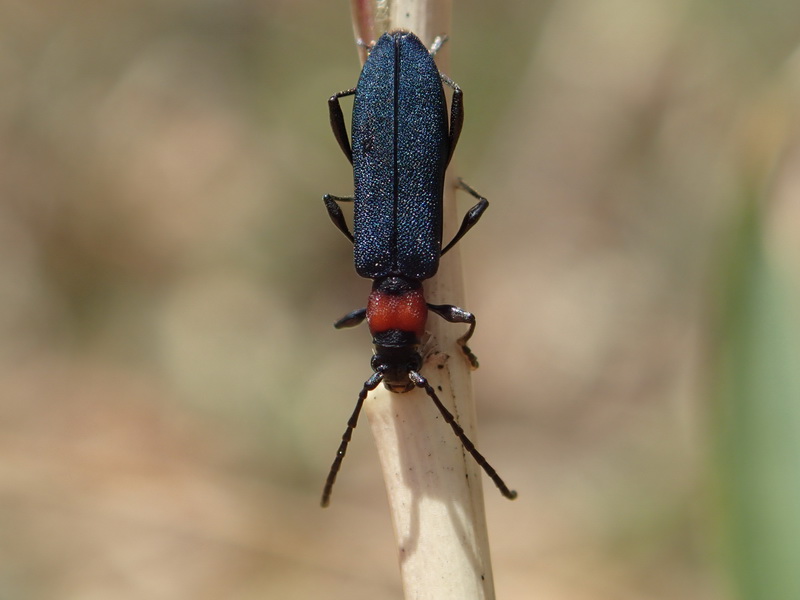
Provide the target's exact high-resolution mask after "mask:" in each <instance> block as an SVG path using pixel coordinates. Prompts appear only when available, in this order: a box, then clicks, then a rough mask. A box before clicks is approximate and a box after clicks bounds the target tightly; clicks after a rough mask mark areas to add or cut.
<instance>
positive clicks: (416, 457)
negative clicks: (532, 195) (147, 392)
mask: <svg viewBox="0 0 800 600" xmlns="http://www.w3.org/2000/svg"><path fill="white" fill-rule="evenodd" d="M352 5H353V10H354V19H353V22H354V23H353V24H354V30H355V32H356V37H357V38H359V39H362V40H363V41H365V42H367V43H368V42H370V41H373V40H375V39H377V38H378V37H380V34H381V33H383V31H386V30H393V29H407V30H410V31H413V32H414V33H416V34H417V36H418V37H419V38H420V39H421V40H422V41H423V43H425V44H426V45H428V46H430V44H431V43H432V42H433V40H434V38H435V37H436V36H437V35H442V34H447V33H449V32H450V14H451V2H450V0H438V1H435V0H402V1H401V0H391V1H389V2H386V1H380V0H378V1H377V2H375V1H374V0H373V1H367V0H352ZM370 28H372V30H371V31H370V30H369V29H370ZM448 54H449V53H448V44H445V46H444V48H443V49H442V51H440V52H439V53H438V54H437V55H436V62H437V64H438V66H439V69H440V70H441V71H442V72H445V73H447V58H448ZM365 56H366V55H365V54H364V55H363V56H362V58H365ZM452 172H453V168H452V165H451V167H450V169H449V170H448V181H447V184H446V185H445V205H444V222H445V238H444V239H445V240H449V239H450V237H451V236H452V235H453V234H454V233H455V229H456V226H457V225H458V224H459V223H460V222H461V217H462V215H460V214H457V212H456V205H455V198H454V195H455V187H454V185H453V175H451V173H452ZM466 239H467V240H468V239H469V236H468V237H467V238H466ZM425 291H426V296H427V298H428V301H429V302H431V303H432V304H456V305H458V306H464V304H463V300H464V292H463V281H462V273H461V259H460V256H459V251H458V245H456V246H455V247H454V249H453V250H451V251H450V252H448V254H447V256H446V257H445V258H443V259H442V261H441V265H440V268H439V272H438V274H437V276H436V277H435V278H433V279H432V280H430V281H428V282H426V283H425ZM428 331H429V333H430V341H429V342H428V343H427V349H429V350H430V351H432V352H431V354H430V355H429V356H428V357H427V358H426V362H425V365H424V367H423V369H422V374H423V375H424V376H425V377H426V378H427V379H428V381H429V383H430V384H431V386H432V387H433V388H434V389H435V390H436V391H437V394H438V395H439V398H440V399H441V401H442V403H443V404H444V405H445V406H446V407H447V408H448V409H449V410H450V411H451V412H452V413H453V414H454V415H455V417H456V419H457V420H458V422H459V424H460V425H461V426H462V427H463V428H464V431H465V432H466V434H467V436H469V437H470V439H472V440H473V441H475V442H476V443H477V441H476V430H475V409H474V403H473V400H472V383H471V380H470V367H469V364H468V362H467V360H466V359H465V358H464V356H463V354H462V353H461V351H460V349H459V347H458V345H457V343H456V339H457V338H458V337H459V336H460V335H461V334H463V333H464V331H463V326H458V325H453V324H451V323H447V322H445V321H444V320H443V319H441V318H439V317H438V316H436V315H431V317H430V319H429V321H428ZM478 354H479V355H480V349H478ZM364 411H365V412H366V413H367V417H368V419H369V422H370V426H371V428H372V433H373V436H374V438H375V442H376V444H377V447H378V454H379V456H380V461H381V465H382V468H383V475H384V479H385V481H386V489H387V493H388V497H389V505H390V509H391V512H392V521H393V524H394V530H395V535H396V539H397V543H398V553H399V559H400V571H401V576H402V580H403V589H404V592H405V597H406V598H414V599H415V600H422V599H430V600H441V599H458V600H473V599H475V600H491V599H493V598H494V582H493V578H492V569H491V561H490V557H489V542H488V533H487V529H486V516H485V511H484V503H483V491H482V485H481V476H482V471H481V469H480V468H479V467H478V466H477V465H476V464H475V461H474V460H473V459H472V457H471V456H470V455H469V454H468V453H467V452H466V451H465V450H464V449H463V448H462V446H461V443H460V442H459V440H458V439H457V438H456V436H455V435H453V431H452V430H451V429H450V427H449V426H448V425H447V424H446V423H445V422H444V421H443V419H442V418H441V415H440V414H439V412H438V411H437V409H436V407H435V406H434V404H433V403H432V402H431V400H430V398H428V396H427V395H426V394H425V393H424V391H422V390H419V389H417V390H414V391H412V392H408V393H406V394H392V393H391V392H389V391H388V390H386V389H385V388H384V387H383V386H380V387H379V388H378V389H376V390H375V391H374V392H373V393H371V394H370V395H369V397H368V399H367V401H366V403H365V405H364Z"/></svg>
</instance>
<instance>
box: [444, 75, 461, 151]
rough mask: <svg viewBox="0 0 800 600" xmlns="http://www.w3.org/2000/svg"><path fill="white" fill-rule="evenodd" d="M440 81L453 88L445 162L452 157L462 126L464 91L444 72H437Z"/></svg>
mask: <svg viewBox="0 0 800 600" xmlns="http://www.w3.org/2000/svg"><path fill="white" fill-rule="evenodd" d="M439 77H441V79H442V81H443V82H444V83H446V84H447V85H448V86H450V87H451V88H452V89H453V100H452V102H450V140H449V142H450V151H449V153H448V155H447V163H446V164H450V159H451V158H453V152H455V151H456V145H457V144H458V138H460V137H461V129H462V128H463V127H464V92H462V91H461V88H460V87H459V86H458V84H457V83H456V82H455V81H453V80H452V79H450V78H449V77H448V76H447V75H445V74H444V73H439Z"/></svg>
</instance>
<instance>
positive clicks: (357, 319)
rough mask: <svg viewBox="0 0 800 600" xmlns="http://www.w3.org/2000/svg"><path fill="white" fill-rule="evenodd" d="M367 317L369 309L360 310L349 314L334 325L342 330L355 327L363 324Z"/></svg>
mask: <svg viewBox="0 0 800 600" xmlns="http://www.w3.org/2000/svg"><path fill="white" fill-rule="evenodd" d="M366 317H367V309H366V308H359V309H358V310H354V311H353V312H350V313H347V314H346V315H345V316H343V317H342V318H341V319H339V320H338V321H336V323H334V324H333V326H334V327H336V329H341V328H342V327H355V326H356V325H359V324H361V322H362V321H363V320H364V319H365V318H366Z"/></svg>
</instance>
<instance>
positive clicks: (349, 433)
mask: <svg viewBox="0 0 800 600" xmlns="http://www.w3.org/2000/svg"><path fill="white" fill-rule="evenodd" d="M381 381H383V373H373V374H372V377H370V378H369V379H367V380H366V381H365V382H364V387H363V388H361V392H359V394H358V400H357V401H356V407H355V409H354V410H353V414H352V415H350V419H348V421H347V429H345V430H344V434H343V435H342V443H341V444H339V449H338V450H337V451H336V458H334V459H333V464H332V465H331V470H330V471H329V472H328V479H327V480H326V481H325V489H324V490H322V502H321V504H322V506H323V507H325V506H328V504H329V503H330V500H331V491H332V490H333V483H334V482H335V481H336V475H338V474H339V467H341V466H342V460H343V459H344V455H345V453H346V452H347V444H349V443H350V438H351V437H353V430H354V429H355V428H356V425H357V424H358V415H359V414H361V407H362V406H363V405H364V400H365V399H366V397H367V394H368V393H369V392H371V391H372V390H374V389H375V388H376V387H378V385H379V384H380V382H381Z"/></svg>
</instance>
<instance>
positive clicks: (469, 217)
mask: <svg viewBox="0 0 800 600" xmlns="http://www.w3.org/2000/svg"><path fill="white" fill-rule="evenodd" d="M458 187H460V188H461V189H462V190H466V191H467V192H469V193H470V194H471V195H472V196H474V197H475V198H477V199H478V203H477V204H476V205H475V206H473V207H472V208H470V209H469V210H468V211H467V214H465V215H464V220H463V221H461V227H459V228H458V231H457V232H456V234H455V236H453V239H452V240H450V243H449V244H447V246H445V247H444V250H442V254H444V253H445V252H447V251H448V250H450V248H452V247H453V246H455V245H456V242H458V240H460V239H461V238H462V237H464V235H465V234H466V233H467V232H468V231H469V230H470V229H472V228H473V227H474V226H475V223H477V222H478V221H479V220H480V218H481V217H482V216H483V212H484V211H485V210H486V209H487V208H488V207H489V201H488V200H487V199H486V198H484V197H483V196H481V195H480V194H478V192H476V191H475V190H473V189H472V188H471V187H469V186H468V185H467V184H466V183H464V181H463V180H462V179H461V178H460V177H459V178H458Z"/></svg>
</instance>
